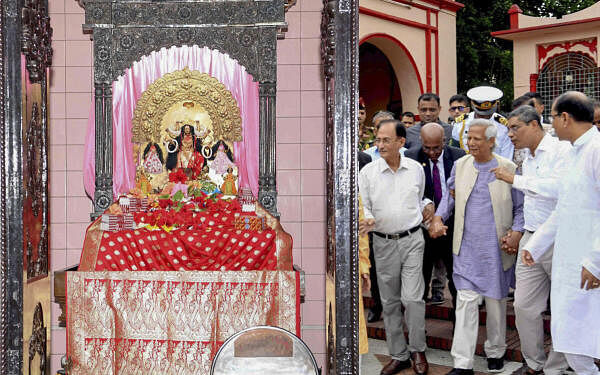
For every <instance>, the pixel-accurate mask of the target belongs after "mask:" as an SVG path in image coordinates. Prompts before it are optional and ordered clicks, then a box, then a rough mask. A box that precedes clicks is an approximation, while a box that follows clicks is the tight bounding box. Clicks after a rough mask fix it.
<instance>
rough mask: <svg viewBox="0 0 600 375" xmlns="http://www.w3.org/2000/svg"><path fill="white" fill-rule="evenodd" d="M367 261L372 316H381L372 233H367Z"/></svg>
mask: <svg viewBox="0 0 600 375" xmlns="http://www.w3.org/2000/svg"><path fill="white" fill-rule="evenodd" d="M369 260H370V261H371V269H370V270H369V278H370V279H371V298H373V302H374V303H375V305H374V306H373V307H372V308H371V311H372V312H373V313H374V314H377V315H379V314H381V311H382V310H383V307H382V305H381V296H380V295H379V284H378V283H377V268H376V267H375V254H374V253H373V233H371V232H369Z"/></svg>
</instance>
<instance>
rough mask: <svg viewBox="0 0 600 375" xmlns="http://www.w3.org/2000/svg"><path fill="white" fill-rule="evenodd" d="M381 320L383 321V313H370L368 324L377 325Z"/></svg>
mask: <svg viewBox="0 0 600 375" xmlns="http://www.w3.org/2000/svg"><path fill="white" fill-rule="evenodd" d="M380 320H381V311H379V312H377V311H375V312H373V311H369V314H367V322H369V323H375V322H378V321H380Z"/></svg>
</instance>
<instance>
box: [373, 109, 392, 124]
mask: <svg viewBox="0 0 600 375" xmlns="http://www.w3.org/2000/svg"><path fill="white" fill-rule="evenodd" d="M379 119H381V120H387V119H391V120H393V119H394V114H393V113H392V112H389V111H377V112H375V114H374V115H373V120H371V121H372V122H373V123H375V121H377V120H379Z"/></svg>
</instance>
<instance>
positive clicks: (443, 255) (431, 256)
mask: <svg viewBox="0 0 600 375" xmlns="http://www.w3.org/2000/svg"><path fill="white" fill-rule="evenodd" d="M423 233H424V235H425V251H424V252H423V279H424V281H425V294H424V295H423V298H425V297H427V295H428V294H429V283H430V282H431V273H432V272H433V266H434V265H435V263H437V261H438V259H441V260H442V262H443V263H444V266H445V267H446V274H447V277H448V289H450V294H451V295H452V306H453V307H454V308H456V288H455V287H454V281H453V280H452V269H453V268H452V264H453V260H452V232H451V231H450V230H449V231H448V234H447V235H445V236H442V237H439V238H435V239H434V238H431V237H429V234H428V233H427V231H426V230H424V231H423Z"/></svg>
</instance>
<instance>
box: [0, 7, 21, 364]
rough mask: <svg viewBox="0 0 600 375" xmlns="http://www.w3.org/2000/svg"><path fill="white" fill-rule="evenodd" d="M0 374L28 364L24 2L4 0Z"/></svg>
mask: <svg viewBox="0 0 600 375" xmlns="http://www.w3.org/2000/svg"><path fill="white" fill-rule="evenodd" d="M0 6H1V10H2V17H0V22H1V23H2V24H1V25H0V30H1V33H2V37H1V38H0V40H1V45H0V61H1V64H0V78H1V79H0V101H1V102H2V108H1V109H0V122H1V123H2V126H1V127H0V138H1V140H2V144H1V145H0V154H1V159H0V165H1V168H2V179H1V180H0V187H1V190H0V205H1V207H0V241H1V245H0V247H1V248H0V373H2V374H19V373H21V364H22V362H23V353H22V350H23V345H22V341H23V340H22V336H23V315H22V314H23V298H22V292H23V228H22V217H23V187H22V185H21V183H22V179H23V177H22V168H23V166H22V151H21V131H22V128H21V46H20V43H21V37H20V35H21V19H20V16H21V14H20V13H21V1H15V0H0Z"/></svg>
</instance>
